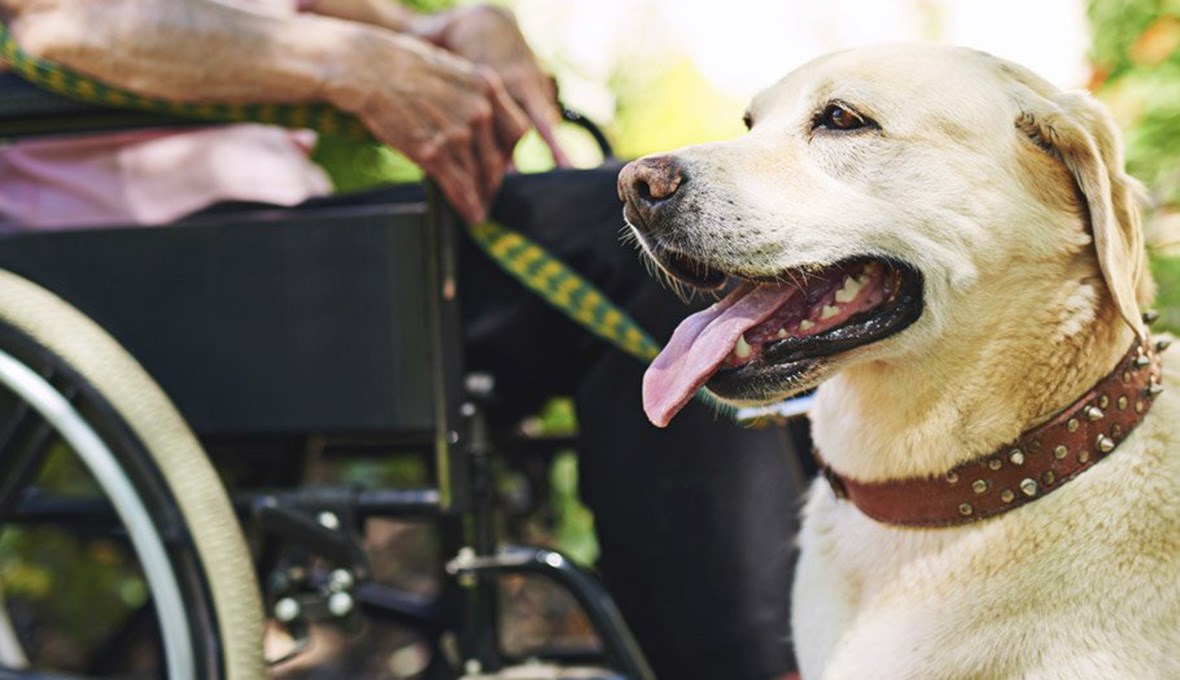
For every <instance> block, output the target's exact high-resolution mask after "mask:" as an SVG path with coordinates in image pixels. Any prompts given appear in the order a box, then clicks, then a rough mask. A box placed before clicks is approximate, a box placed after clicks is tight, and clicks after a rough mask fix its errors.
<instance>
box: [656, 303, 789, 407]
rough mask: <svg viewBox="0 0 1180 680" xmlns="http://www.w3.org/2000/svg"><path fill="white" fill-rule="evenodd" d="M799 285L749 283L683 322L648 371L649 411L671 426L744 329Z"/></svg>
mask: <svg viewBox="0 0 1180 680" xmlns="http://www.w3.org/2000/svg"><path fill="white" fill-rule="evenodd" d="M796 291H798V288H794V287H787V286H770V285H754V284H743V285H741V286H740V287H738V288H736V289H734V291H733V292H731V293H730V294H729V295H727V296H725V299H723V300H721V301H719V302H717V303H716V304H714V305H713V306H712V307H709V308H708V309H706V310H703V311H700V312H697V313H696V314H693V315H692V316H690V317H688V318H687V319H685V320H684V321H681V322H680V325H679V326H677V327H676V332H674V333H673V334H672V339H671V340H669V341H668V345H667V346H666V347H664V350H663V351H662V352H660V355H659V356H657V357H656V358H655V361H653V362H652V363H651V366H649V367H648V369H647V372H646V373H644V375H643V410H644V412H646V413H647V418H648V420H650V421H651V422H652V423H653V424H654V425H656V426H657V427H666V426H667V425H668V423H669V422H671V420H672V417H673V416H675V415H676V414H677V413H679V412H680V409H682V408H684V405H685V404H687V403H688V402H689V400H690V399H692V397H693V395H694V394H696V392H697V390H699V389H700V388H701V386H703V385H704V384H705V383H706V382H708V380H709V378H710V377H711V376H712V375H713V374H714V373H715V372H716V371H717V367H718V366H720V365H721V363H722V362H723V361H725V358H726V357H728V356H729V354H730V352H732V351H733V347H734V344H735V343H737V340H738V338H739V337H741V336H742V334H743V333H745V332H746V331H748V330H750V329H751V328H753V327H754V326H757V325H758V324H760V323H762V322H763V321H765V320H766V319H767V318H769V317H770V315H771V314H773V313H774V311H775V310H776V309H778V308H779V307H781V306H782V305H783V304H784V303H785V302H786V301H787V300H789V299H791V296H792V295H793V294H794V293H795V292H796Z"/></svg>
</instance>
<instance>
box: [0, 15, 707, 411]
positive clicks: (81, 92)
mask: <svg viewBox="0 0 1180 680" xmlns="http://www.w3.org/2000/svg"><path fill="white" fill-rule="evenodd" d="M0 60H2V61H4V62H6V63H7V64H8V65H9V67H10V68H12V70H13V71H14V72H15V73H17V74H18V75H20V76H21V77H22V78H24V79H25V80H27V81H29V82H30V83H32V84H34V85H37V86H38V87H41V88H42V89H45V90H49V91H50V92H53V93H55V94H58V95H61V96H63V97H67V98H69V99H74V100H78V101H83V102H87V103H92V104H101V105H105V106H112V107H117V108H123V109H136V110H140V111H147V112H151V113H159V114H164V115H168V116H177V117H182V118H191V119H194V120H200V121H212V122H224V123H229V122H255V123H267V124H271V125H279V126H282V127H290V128H306V129H312V130H316V131H317V132H320V133H322V134H325V135H330V136H343V137H352V138H356V139H363V140H370V141H375V138H374V137H373V136H372V135H371V134H370V133H369V131H368V129H367V128H365V126H364V125H363V124H362V123H361V122H360V121H359V120H358V119H357V118H356V117H354V116H352V115H349V114H346V113H343V112H341V111H340V110H338V109H335V108H333V107H331V106H328V105H326V104H224V103H187V102H178V101H171V100H168V99H163V98H159V97H145V96H143V95H139V94H136V93H134V92H129V91H127V90H123V89H120V88H117V87H112V86H110V85H108V84H106V83H104V82H102V81H99V80H96V79H94V78H91V77H89V76H85V75H82V74H80V73H77V72H74V71H70V70H68V69H65V68H63V67H61V66H59V65H57V64H55V63H53V62H50V61H46V60H44V59H39V58H37V57H33V56H32V55H30V54H28V53H26V52H25V51H24V50H22V49H21V47H20V45H18V44H17V42H16V40H14V39H13V37H12V34H11V33H9V31H8V27H7V26H5V25H4V24H2V23H0ZM467 231H468V234H469V235H470V236H471V238H472V240H474V241H475V242H476V243H477V244H478V245H479V247H480V248H481V249H482V250H483V251H484V252H485V253H487V255H488V256H489V257H491V258H492V260H493V261H495V262H496V264H498V265H499V266H500V267H501V268H502V269H503V270H504V271H506V272H507V273H508V274H509V275H511V276H512V277H513V278H515V279H517V280H518V281H520V283H521V284H523V285H524V286H525V287H526V288H527V289H529V290H530V291H532V292H533V293H535V294H537V295H538V296H540V297H541V298H542V299H543V300H545V301H546V302H548V303H549V304H550V305H552V306H553V307H555V308H557V309H558V310H559V311H561V312H562V313H563V314H565V315H566V316H567V317H569V318H570V319H572V320H573V321H574V322H575V323H577V324H578V325H580V326H582V327H583V328H585V329H586V330H588V331H590V332H591V333H593V334H594V335H596V336H598V337H600V338H602V339H603V340H606V341H607V342H609V343H611V344H612V345H614V346H615V347H616V348H618V349H620V350H622V351H623V352H626V353H627V354H630V355H631V356H633V357H635V358H636V359H638V360H640V361H643V362H645V363H646V362H650V361H651V360H652V359H654V358H655V356H656V354H658V353H659V350H660V346H659V344H658V343H656V341H655V340H653V339H652V337H651V336H650V335H648V333H647V332H646V331H644V330H643V328H641V327H640V326H639V324H637V323H636V322H635V320H634V319H632V318H631V317H630V316H628V315H627V313H626V312H624V311H623V310H621V309H619V307H618V306H617V305H615V303H614V302H612V301H611V300H610V298H608V297H607V296H606V295H603V294H602V293H601V292H600V291H599V290H598V289H597V288H596V287H595V286H594V285H593V284H592V283H590V282H589V281H587V280H586V279H585V278H583V277H582V276H581V275H579V274H578V273H577V272H575V271H573V270H572V269H571V268H570V267H569V266H568V265H566V264H565V263H564V262H562V261H561V260H560V259H558V258H557V257H555V256H553V255H552V254H550V253H549V252H548V251H546V250H545V249H544V248H543V247H541V246H540V245H538V244H537V243H535V242H533V241H531V240H530V239H528V238H527V237H525V236H524V235H522V234H520V233H518V232H516V231H514V230H512V229H509V228H508V227H506V226H504V225H501V224H497V223H495V222H484V223H481V224H469V225H467ZM703 394H704V392H702V395H703ZM706 401H709V400H708V399H706Z"/></svg>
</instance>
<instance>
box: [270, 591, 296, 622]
mask: <svg viewBox="0 0 1180 680" xmlns="http://www.w3.org/2000/svg"><path fill="white" fill-rule="evenodd" d="M299 612H300V607H299V603H298V602H296V601H295V599H294V598H290V597H284V598H283V599H281V600H279V601H278V602H276V603H275V618H276V619H278V620H279V621H282V622H283V623H290V622H292V621H294V620H295V619H296V618H297V617H298V616H299Z"/></svg>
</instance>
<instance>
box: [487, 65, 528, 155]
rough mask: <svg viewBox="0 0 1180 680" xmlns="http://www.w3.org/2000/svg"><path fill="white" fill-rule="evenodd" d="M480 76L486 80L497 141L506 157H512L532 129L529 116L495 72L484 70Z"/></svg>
mask: <svg viewBox="0 0 1180 680" xmlns="http://www.w3.org/2000/svg"><path fill="white" fill-rule="evenodd" d="M480 75H481V76H482V78H483V79H484V88H485V92H486V94H487V96H488V100H489V101H490V102H491V104H492V121H493V128H494V129H495V131H496V140H497V141H498V143H499V145H500V149H501V150H502V151H503V153H504V155H505V156H509V157H511V156H512V151H513V149H515V148H516V143H517V142H519V141H520V138H521V137H523V136H524V133H525V132H528V129H529V127H530V126H529V118H528V114H526V113H525V112H524V111H523V110H522V109H521V108H520V107H519V106H517V104H516V102H515V101H513V99H512V96H511V95H510V94H508V90H507V88H505V87H504V83H503V81H501V80H500V76H498V75H496V73H495V72H494V71H492V70H491V69H488V68H482V69H480Z"/></svg>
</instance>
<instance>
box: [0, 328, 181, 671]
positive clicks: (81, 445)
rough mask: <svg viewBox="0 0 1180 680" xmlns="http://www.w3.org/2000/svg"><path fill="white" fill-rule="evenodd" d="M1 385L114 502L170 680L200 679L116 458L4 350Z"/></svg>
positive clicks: (161, 552)
mask: <svg viewBox="0 0 1180 680" xmlns="http://www.w3.org/2000/svg"><path fill="white" fill-rule="evenodd" d="M0 383H2V384H3V385H4V386H6V387H7V388H8V389H9V390H10V391H12V392H13V393H14V394H15V395H17V396H18V397H20V398H21V399H24V400H25V402H27V403H28V404H29V405H30V406H32V407H33V408H34V409H35V410H36V411H37V412H38V413H39V414H40V415H41V417H42V418H44V419H45V420H46V421H47V422H49V423H50V424H51V425H53V426H54V427H55V428H56V429H57V431H58V433H59V434H60V435H61V437H62V439H63V440H65V442H66V443H67V444H69V445H70V447H71V448H73V450H74V451H75V453H76V454H77V456H78V458H80V459H81V460H82V462H83V464H85V465H86V467H87V468H88V469H89V470H90V472H91V474H92V475H93V476H94V478H95V480H96V481H97V482H98V484H99V486H101V487H102V489H103V491H104V492H105V493H106V495H107V497H108V498H109V499H110V500H111V503H112V505H113V506H114V508H115V512H116V513H117V514H118V515H119V518H120V520H121V521H122V522H123V525H124V527H125V528H126V529H127V533H128V535H129V537H130V540H131V543H132V545H133V546H134V548H135V552H136V554H137V556H138V558H139V562H140V565H141V566H142V568H143V572H144V577H145V578H146V579H147V581H148V585H149V588H150V590H151V593H152V599H153V604H154V606H155V608H156V618H157V622H158V624H159V627H160V635H161V638H162V640H163V647H164V656H165V658H166V659H167V667H168V677H169V678H171V679H172V680H184V679H187V678H194V677H196V664H195V660H194V657H193V650H192V647H191V646H190V640H191V639H192V638H191V631H190V628H189V622H188V616H187V614H186V612H185V607H184V599H183V597H182V596H181V589H180V585H179V584H178V583H177V581H176V575H175V572H174V571H173V569H172V564H171V561H170V560H169V559H168V553H167V550H166V549H165V547H164V543H163V540H162V538H161V537H160V535H159V533H158V532H157V531H156V528H155V524H154V523H153V522H152V519H151V514H150V513H149V512H148V510H147V508H146V507H145V506H144V504H143V502H142V501H141V499H140V498H139V494H137V493H136V492H135V489H134V487H133V486H132V484H131V482H130V480H128V479H127V476H126V475H125V474H124V473H123V471H122V469H121V466H120V465H119V463H118V460H117V459H116V458H115V456H114V454H113V453H112V452H111V450H110V448H109V447H107V445H106V444H105V443H104V442H103V441H102V438H101V437H99V435H98V434H97V433H96V432H95V431H94V429H93V428H92V427H91V426H90V425H89V424H88V423H87V422H86V420H85V418H83V417H82V415H81V414H80V413H79V412H78V410H77V409H75V408H74V406H73V405H71V404H70V403H69V402H68V401H67V400H66V399H65V398H64V397H63V396H62V395H61V394H59V393H58V392H57V390H55V389H54V388H53V386H52V385H50V384H49V382H48V381H46V380H45V379H44V378H42V377H41V376H39V375H37V374H36V373H35V372H34V371H32V370H31V369H30V368H29V367H28V366H26V365H24V364H23V363H21V362H20V361H18V360H17V359H15V358H13V357H12V356H11V355H9V354H8V353H7V352H4V351H3V350H0Z"/></svg>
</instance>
